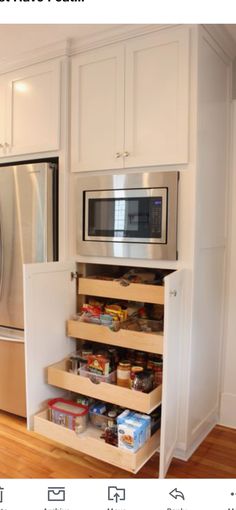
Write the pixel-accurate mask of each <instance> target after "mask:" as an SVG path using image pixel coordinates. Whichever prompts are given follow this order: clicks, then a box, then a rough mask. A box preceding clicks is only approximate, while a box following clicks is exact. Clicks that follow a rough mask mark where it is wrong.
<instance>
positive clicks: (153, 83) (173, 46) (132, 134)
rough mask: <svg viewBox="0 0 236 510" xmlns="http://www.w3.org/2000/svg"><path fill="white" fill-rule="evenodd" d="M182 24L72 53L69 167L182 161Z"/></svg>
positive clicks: (185, 73) (185, 77)
mask: <svg viewBox="0 0 236 510" xmlns="http://www.w3.org/2000/svg"><path fill="white" fill-rule="evenodd" d="M188 96H189V29H188V28H187V27H180V28H173V29H167V30H165V31H158V32H154V33H151V34H148V35H145V36H140V37H136V38H134V39H130V40H128V41H126V42H124V43H121V44H119V45H110V46H107V47H105V48H99V49H96V50H93V51H88V52H87V53H84V54H80V55H77V56H74V57H72V95H71V170H72V171H90V170H91V171H92V170H105V169H116V168H129V167H142V166H153V165H169V164H178V163H187V162H188Z"/></svg>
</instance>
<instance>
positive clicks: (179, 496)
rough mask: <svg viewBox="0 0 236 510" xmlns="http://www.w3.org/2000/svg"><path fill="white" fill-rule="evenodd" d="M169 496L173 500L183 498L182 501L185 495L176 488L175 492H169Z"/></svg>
mask: <svg viewBox="0 0 236 510" xmlns="http://www.w3.org/2000/svg"><path fill="white" fill-rule="evenodd" d="M169 495H170V496H172V498H175V499H177V498H181V499H184V495H183V492H181V491H178V490H177V489H176V488H175V489H173V491H171V492H169Z"/></svg>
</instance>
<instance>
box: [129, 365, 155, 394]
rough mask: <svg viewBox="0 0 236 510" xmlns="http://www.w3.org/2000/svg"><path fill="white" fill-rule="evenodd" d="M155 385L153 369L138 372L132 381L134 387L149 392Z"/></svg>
mask: <svg viewBox="0 0 236 510" xmlns="http://www.w3.org/2000/svg"><path fill="white" fill-rule="evenodd" d="M153 385H154V376H153V372H152V371H151V370H144V371H143V372H139V373H136V374H135V376H134V379H133V381H132V389H133V390H136V391H142V392H143V393H149V392H150V391H152V389H153Z"/></svg>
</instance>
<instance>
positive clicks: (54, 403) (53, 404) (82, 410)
mask: <svg viewBox="0 0 236 510" xmlns="http://www.w3.org/2000/svg"><path fill="white" fill-rule="evenodd" d="M59 404H65V406H66V405H67V409H65V408H64V409H63V406H60V405H59ZM70 406H71V407H73V408H76V409H78V412H74V410H73V411H72V410H70V409H69V408H70ZM48 407H50V408H51V409H54V410H55V411H61V412H63V411H64V412H66V413H67V414H70V415H71V416H84V415H85V414H87V413H88V411H89V408H88V406H84V405H82V404H77V402H73V400H67V399H65V398H53V399H51V400H49V401H48Z"/></svg>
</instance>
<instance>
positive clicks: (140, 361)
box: [135, 351, 147, 368]
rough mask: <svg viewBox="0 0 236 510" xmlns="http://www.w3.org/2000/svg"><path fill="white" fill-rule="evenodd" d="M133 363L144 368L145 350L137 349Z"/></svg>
mask: <svg viewBox="0 0 236 510" xmlns="http://www.w3.org/2000/svg"><path fill="white" fill-rule="evenodd" d="M135 365H138V366H140V367H143V368H146V366H147V355H146V353H145V352H142V351H137V352H136V356H135Z"/></svg>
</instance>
